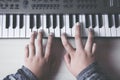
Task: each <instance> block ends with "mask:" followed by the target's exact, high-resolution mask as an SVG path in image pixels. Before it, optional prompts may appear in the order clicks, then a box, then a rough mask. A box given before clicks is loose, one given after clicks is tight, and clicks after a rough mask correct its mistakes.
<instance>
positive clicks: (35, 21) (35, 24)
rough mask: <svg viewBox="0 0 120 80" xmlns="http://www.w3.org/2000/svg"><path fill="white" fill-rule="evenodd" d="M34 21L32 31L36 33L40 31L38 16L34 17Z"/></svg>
mask: <svg viewBox="0 0 120 80" xmlns="http://www.w3.org/2000/svg"><path fill="white" fill-rule="evenodd" d="M33 19H34V20H33V21H34V27H33V29H32V32H33V31H35V32H38V30H37V20H36V19H37V16H36V15H33Z"/></svg>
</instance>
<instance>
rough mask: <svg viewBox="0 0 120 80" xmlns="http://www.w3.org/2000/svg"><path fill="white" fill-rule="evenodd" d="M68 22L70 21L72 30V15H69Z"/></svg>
mask: <svg viewBox="0 0 120 80" xmlns="http://www.w3.org/2000/svg"><path fill="white" fill-rule="evenodd" d="M69 19H70V20H69V21H70V28H72V27H73V15H72V14H70V15H69Z"/></svg>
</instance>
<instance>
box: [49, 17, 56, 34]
mask: <svg viewBox="0 0 120 80" xmlns="http://www.w3.org/2000/svg"><path fill="white" fill-rule="evenodd" d="M50 23H51V25H50V28H49V31H50V33H53V34H54V33H55V30H54V29H53V15H50Z"/></svg>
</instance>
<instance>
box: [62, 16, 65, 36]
mask: <svg viewBox="0 0 120 80" xmlns="http://www.w3.org/2000/svg"><path fill="white" fill-rule="evenodd" d="M65 20H66V19H65V15H63V22H64V26H63V28H62V29H61V34H63V33H66V31H65V24H66V23H65Z"/></svg>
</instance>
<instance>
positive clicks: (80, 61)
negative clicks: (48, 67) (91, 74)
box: [61, 23, 96, 77]
mask: <svg viewBox="0 0 120 80" xmlns="http://www.w3.org/2000/svg"><path fill="white" fill-rule="evenodd" d="M61 40H62V44H63V46H64V48H65V50H66V54H65V55H64V59H65V62H66V65H67V68H68V69H69V71H70V72H71V73H72V74H73V75H74V76H75V77H76V76H77V75H78V74H79V73H80V72H81V71H83V70H84V69H85V68H87V67H88V66H89V65H90V64H92V63H93V62H94V61H95V56H94V52H95V49H96V44H95V43H94V41H93V32H92V30H91V29H90V30H89V33H88V39H87V42H86V44H85V47H83V43H82V39H81V32H80V24H79V23H77V24H76V25H75V45H76V49H74V48H73V47H72V45H71V44H70V43H69V42H68V40H67V38H66V35H65V34H63V35H62V36H61Z"/></svg>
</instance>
